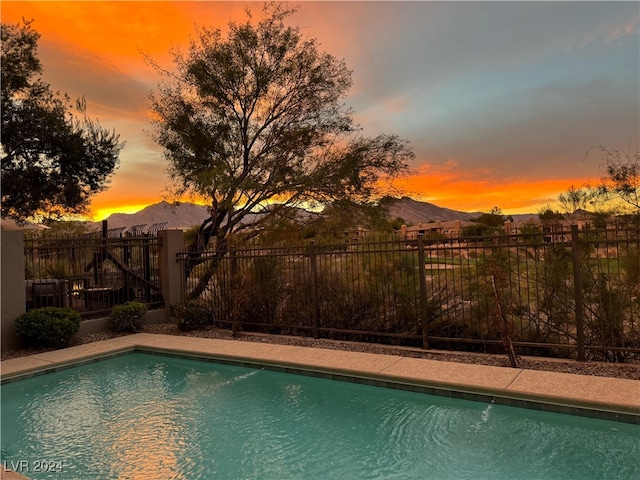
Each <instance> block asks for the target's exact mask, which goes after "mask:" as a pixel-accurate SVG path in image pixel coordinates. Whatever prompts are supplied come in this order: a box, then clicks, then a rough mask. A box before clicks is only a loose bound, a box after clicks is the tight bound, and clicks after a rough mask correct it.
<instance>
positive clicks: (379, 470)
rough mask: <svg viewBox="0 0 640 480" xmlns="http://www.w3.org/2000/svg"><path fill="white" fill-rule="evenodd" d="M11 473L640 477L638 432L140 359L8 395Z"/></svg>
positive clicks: (5, 419) (24, 383) (16, 388)
mask: <svg viewBox="0 0 640 480" xmlns="http://www.w3.org/2000/svg"><path fill="white" fill-rule="evenodd" d="M2 461H3V465H4V466H6V467H9V468H11V467H12V466H13V467H14V469H16V470H19V471H22V473H24V474H25V475H27V476H28V477H30V478H33V479H41V478H56V479H65V480H67V479H76V478H77V479H101V480H102V479H111V478H144V479H155V478H157V479H169V478H175V479H213V478H221V479H285V478H290V479H312V478H316V479H331V478H340V479H395V478H398V479H400V478H402V479H407V478H421V479H422V478H424V479H428V478H433V479H448V478H473V479H482V478H491V479H501V478H505V479H506V478H509V479H528V478H563V479H571V478H576V479H589V478H598V479H602V478H615V479H621V478H638V477H640V427H638V426H637V425H632V424H627V423H621V422H612V421H606V420H596V419H589V418H584V417H577V416H570V415H561V414H557V413H549V412H542V411H534V410H527V409H521V408H515V407H508V406H503V405H495V404H491V403H482V402H474V401H468V400H460V399H453V398H446V397H438V396H431V395H425V394H420V393H414V392H407V391H402V390H393V389H385V388H380V387H374V386H367V385H360V384H355V383H346V382H337V381H332V380H327V379H321V378H314V377H308V376H302V375H293V374H285V373H278V372H274V371H269V370H261V369H252V368H246V367H240V366H233V365H223V364H218V363H213V362H203V361H197V360H190V359H184V358H175V357H167V356H158V355H152V354H146V353H134V354H128V355H123V356H119V357H115V358H110V359H107V360H103V361H100V362H95V363H91V364H87V365H82V366H79V367H74V368H71V369H66V370H61V371H58V372H54V373H50V374H46V375H41V376H37V377H33V378H29V379H26V380H20V381H16V382H11V383H7V384H4V385H2ZM36 469H38V470H39V471H35V470H36Z"/></svg>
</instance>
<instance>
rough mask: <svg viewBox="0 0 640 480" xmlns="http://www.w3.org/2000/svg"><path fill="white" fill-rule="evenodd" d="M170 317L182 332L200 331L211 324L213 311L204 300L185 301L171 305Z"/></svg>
mask: <svg viewBox="0 0 640 480" xmlns="http://www.w3.org/2000/svg"><path fill="white" fill-rule="evenodd" d="M171 316H172V317H173V318H175V319H176V320H177V322H178V328H179V329H180V330H182V331H183V332H189V331H191V330H201V329H203V328H205V327H207V326H209V325H212V324H213V311H212V308H211V305H210V303H209V302H207V301H205V300H185V301H184V302H178V303H176V304H174V305H171Z"/></svg>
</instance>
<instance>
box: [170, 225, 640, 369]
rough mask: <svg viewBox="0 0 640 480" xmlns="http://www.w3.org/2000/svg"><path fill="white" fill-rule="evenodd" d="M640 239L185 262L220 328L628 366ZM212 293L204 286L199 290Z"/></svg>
mask: <svg viewBox="0 0 640 480" xmlns="http://www.w3.org/2000/svg"><path fill="white" fill-rule="evenodd" d="M639 238H640V232H639V231H638V230H580V231H579V230H578V229H577V227H574V228H573V229H572V230H570V231H564V232H554V233H553V235H551V234H548V233H543V232H540V233H537V232H534V233H528V234H517V235H498V236H491V237H482V238H446V239H445V238H425V237H422V236H421V237H418V238H416V239H414V240H406V241H391V242H376V243H352V244H337V245H316V244H313V243H310V244H308V245H298V246H287V247H271V248H268V247H252V248H237V249H230V250H229V251H225V252H219V251H204V252H195V253H194V252H191V253H186V252H185V253H181V254H179V255H178V260H179V261H181V262H183V264H184V265H185V267H187V265H188V268H185V278H184V289H183V290H184V298H189V297H190V294H191V292H194V291H198V292H199V291H203V293H202V294H201V295H200V297H201V298H205V299H207V300H208V301H209V302H210V305H211V307H212V310H213V316H214V321H215V322H216V324H217V325H220V326H223V327H231V328H236V329H245V330H258V331H264V332H270V333H279V334H293V335H308V336H315V337H328V338H335V339H358V340H366V341H375V342H386V343H396V344H405V345H421V346H424V347H429V348H446V349H465V350H477V351H484V352H504V351H505V350H504V349H505V346H506V345H507V344H508V343H509V344H512V345H513V346H514V347H515V348H516V350H517V351H518V353H520V354H530V355H543V356H553V357H576V358H581V359H584V358H590V359H601V360H609V361H625V360H628V359H630V358H631V357H638V356H639V355H640V240H639ZM203 284H204V287H205V288H204V289H203V288H200V287H202V286H203Z"/></svg>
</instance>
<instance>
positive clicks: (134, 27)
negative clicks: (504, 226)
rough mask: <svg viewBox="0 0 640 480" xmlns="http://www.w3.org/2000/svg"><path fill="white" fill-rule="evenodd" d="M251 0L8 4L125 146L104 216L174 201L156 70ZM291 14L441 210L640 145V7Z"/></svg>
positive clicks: (527, 200) (336, 8)
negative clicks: (159, 139)
mask: <svg viewBox="0 0 640 480" xmlns="http://www.w3.org/2000/svg"><path fill="white" fill-rule="evenodd" d="M246 5H250V6H251V8H252V9H253V11H254V14H255V15H258V14H259V12H260V9H261V3H254V2H249V3H247V2H204V1H202V2H125V1H111V2H53V1H48V2H13V1H7V0H3V1H2V3H1V7H0V8H1V14H2V22H4V23H17V22H19V21H21V19H22V18H23V17H24V18H26V19H34V23H33V27H34V29H35V30H37V31H38V32H39V33H40V34H41V38H40V43H39V57H40V59H41V61H42V64H43V68H44V75H43V77H44V79H45V80H46V81H48V82H49V83H50V84H51V85H52V87H53V88H54V90H59V91H61V92H66V93H67V94H69V95H70V96H71V97H78V96H82V95H84V96H85V97H86V99H87V106H88V110H89V114H90V116H91V117H92V118H97V119H99V121H100V123H101V124H102V125H103V126H105V127H108V128H115V130H116V131H117V132H118V133H120V135H121V138H122V139H123V140H125V141H126V142H127V144H126V147H125V148H124V150H123V151H122V154H121V156H120V158H121V165H120V167H119V169H118V170H117V172H116V173H115V175H114V177H113V181H112V184H111V187H110V188H109V189H108V190H107V191H105V192H103V193H101V194H99V195H97V196H96V197H95V199H94V201H93V203H92V209H93V214H94V216H95V219H96V220H98V219H101V218H103V217H105V216H106V215H108V214H109V213H111V212H114V211H120V212H132V211H137V210H139V209H141V208H142V207H144V206H146V205H148V204H151V203H156V202H158V201H160V200H162V199H163V198H164V196H165V195H166V191H165V185H166V183H167V177H166V175H165V169H166V167H167V163H166V162H165V160H164V159H163V156H162V151H161V149H160V148H159V147H158V146H157V145H156V144H154V142H153V141H152V140H151V137H150V136H149V135H148V133H146V132H147V131H149V130H150V128H151V127H150V123H149V104H148V99H147V94H148V92H150V91H152V90H154V89H155V87H156V86H157V82H158V78H157V75H156V73H155V72H154V71H153V70H152V69H151V68H150V67H149V66H148V65H147V64H146V62H145V60H144V57H143V53H142V52H144V53H146V54H148V55H150V56H151V57H152V58H153V59H154V60H155V61H156V62H158V63H160V64H161V65H163V66H166V67H168V68H171V67H172V56H171V54H170V51H171V49H172V48H173V47H176V46H177V47H184V46H185V45H186V44H187V42H188V39H189V36H190V35H191V34H192V33H193V32H194V25H207V26H219V27H222V28H223V31H224V29H225V27H226V24H227V23H228V21H229V20H230V19H236V20H242V19H243V18H244V13H243V12H244V8H245V6H246ZM299 5H300V8H299V10H298V12H297V13H296V14H295V15H294V16H293V17H292V18H291V20H290V22H291V23H292V24H295V25H297V26H299V27H301V29H302V32H303V33H304V35H306V36H310V37H315V38H317V39H318V40H319V42H320V43H321V48H322V49H323V50H325V51H326V52H328V53H331V54H333V55H335V56H337V57H339V58H344V59H345V61H346V63H347V66H348V67H349V68H350V69H352V70H353V80H354V85H353V88H352V90H351V93H350V96H349V97H348V98H347V99H346V101H347V104H348V105H349V106H351V107H352V108H353V109H354V111H355V119H356V121H357V122H358V123H359V124H360V125H361V126H362V127H363V130H364V131H363V133H364V134H366V135H368V136H374V135H376V134H378V133H381V132H386V133H395V134H398V135H399V136H401V137H403V138H406V139H408V140H409V142H410V143H411V145H412V147H413V149H414V152H415V154H416V159H415V162H414V164H413V165H412V167H413V170H414V174H413V175H412V176H411V177H410V178H408V179H407V180H406V181H404V182H403V183H402V184H399V186H400V187H402V188H403V189H404V191H405V193H406V194H407V195H410V196H411V197H413V198H415V199H420V200H425V201H429V202H432V203H435V204H437V205H439V206H442V207H448V208H453V209H457V210H465V211H488V210H490V209H491V208H492V207H493V206H498V207H500V208H501V209H502V211H503V212H505V213H537V212H538V211H539V210H540V209H541V208H542V207H543V206H545V205H547V204H553V202H555V200H557V197H558V195H559V194H560V193H562V192H566V191H567V190H568V189H569V187H570V186H571V185H575V186H576V187H579V186H582V185H584V184H586V183H588V182H595V181H597V180H598V179H599V178H600V176H601V171H600V160H601V157H599V156H598V155H597V154H596V153H593V154H591V155H589V156H587V157H586V158H585V154H586V152H587V150H588V149H589V147H592V146H595V145H605V146H607V147H609V148H614V149H618V150H623V151H625V152H629V151H630V152H635V151H636V150H638V148H639V144H640V26H639V21H640V3H638V2H636V1H631V2H609V1H605V2H455V1H449V2H401V1H389V2H372V1H367V2H325V1H321V2H308V1H302V2H299Z"/></svg>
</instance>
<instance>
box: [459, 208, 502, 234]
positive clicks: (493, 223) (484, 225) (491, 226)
mask: <svg viewBox="0 0 640 480" xmlns="http://www.w3.org/2000/svg"><path fill="white" fill-rule="evenodd" d="M507 220H509V221H511V222H513V217H512V216H510V215H509V216H507V215H503V214H502V210H501V209H500V208H498V207H493V208H492V209H491V210H490V211H489V212H487V213H483V214H482V215H480V216H479V217H478V218H472V219H471V221H472V222H476V225H468V226H466V227H464V228H463V229H462V232H461V234H462V236H463V237H484V236H487V235H495V234H500V233H505V231H504V222H506V221H507Z"/></svg>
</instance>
